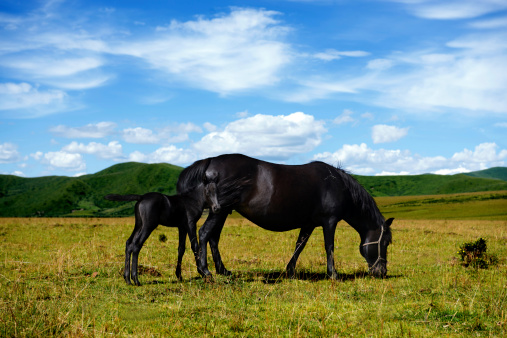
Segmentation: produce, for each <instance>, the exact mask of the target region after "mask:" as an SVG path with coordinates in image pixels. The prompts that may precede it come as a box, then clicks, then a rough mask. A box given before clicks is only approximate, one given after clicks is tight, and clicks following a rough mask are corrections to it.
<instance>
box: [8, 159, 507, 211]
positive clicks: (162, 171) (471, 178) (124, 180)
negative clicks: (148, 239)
mask: <svg viewBox="0 0 507 338" xmlns="http://www.w3.org/2000/svg"><path fill="white" fill-rule="evenodd" d="M182 170H183V168H181V167H178V166H174V165H170V164H166V163H159V164H143V163H135V162H129V163H121V164H116V165H113V166H111V167H109V168H107V169H104V170H102V171H99V172H98V173H95V174H92V175H85V176H80V177H65V176H46V177H37V178H23V177H17V176H12V175H0V216H1V217H33V216H96V217H107V216H130V215H133V212H134V208H133V205H134V203H133V202H129V203H119V202H113V201H107V200H105V199H104V196H105V195H107V194H111V193H115V194H144V193H147V192H150V191H158V192H162V193H164V194H168V195H172V194H175V193H176V182H177V180H178V176H179V174H180V173H181V171H182ZM355 177H356V179H357V180H358V181H359V182H360V183H361V184H362V185H363V186H364V187H365V188H366V190H368V192H370V193H371V194H372V195H373V196H409V195H435V194H452V193H463V192H475V191H495V190H507V168H491V169H487V170H482V171H477V172H473V173H467V174H458V175H452V176H444V175H430V174H426V175H414V176H355Z"/></svg>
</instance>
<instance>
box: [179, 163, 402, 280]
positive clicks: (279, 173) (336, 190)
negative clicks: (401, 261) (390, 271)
mask: <svg viewBox="0 0 507 338" xmlns="http://www.w3.org/2000/svg"><path fill="white" fill-rule="evenodd" d="M201 182H203V183H204V184H213V185H216V188H217V194H218V201H219V203H220V205H221V206H222V210H221V211H220V212H218V213H215V214H210V215H209V216H208V218H207V220H206V222H205V223H204V225H203V226H202V227H201V229H200V230H199V247H200V250H199V253H198V255H199V259H198V261H197V268H198V270H199V272H200V273H201V274H202V275H205V276H210V275H211V273H210V272H209V270H208V263H207V255H206V247H207V243H208V242H209V243H210V247H211V251H212V255H213V260H214V261H215V267H216V270H217V273H219V274H230V272H229V271H228V270H227V269H225V267H224V265H223V262H222V259H221V257H220V253H219V251H218V242H219V239H220V233H221V231H222V228H223V226H224V223H225V220H226V218H227V216H228V215H229V214H230V213H231V212H232V210H236V211H238V212H239V213H240V214H241V215H242V216H244V217H245V218H247V219H248V220H250V221H251V222H253V223H255V224H257V225H258V226H260V227H262V228H264V229H267V230H271V231H288V230H293V229H297V228H300V229H301V231H300V233H299V237H298V239H297V242H296V248H295V251H294V254H293V256H292V258H291V259H290V261H289V263H288V264H287V274H288V275H289V276H291V277H293V276H294V270H295V267H296V262H297V259H298V257H299V255H300V253H301V251H302V250H303V248H304V247H305V245H306V243H307V242H308V238H309V237H310V235H311V234H312V232H313V230H314V229H315V228H316V227H319V226H320V227H322V228H323V230H324V243H325V249H326V254H327V275H328V276H329V277H330V278H333V279H336V278H337V277H338V274H337V272H336V269H335V267H334V235H335V230H336V225H337V223H338V222H339V221H340V220H342V219H343V220H345V221H346V222H347V223H348V224H349V225H351V226H352V227H353V228H354V229H355V230H356V231H357V232H358V233H359V236H360V238H361V243H360V245H359V251H360V253H361V255H362V256H363V257H364V258H365V259H366V261H367V263H368V266H369V271H370V273H372V274H373V275H375V276H379V277H383V276H385V275H386V273H387V266H386V265H387V246H388V245H389V243H390V242H391V230H390V225H391V223H392V221H393V218H390V219H388V220H387V221H386V220H385V219H384V217H383V216H382V214H381V213H380V211H379V209H378V207H377V205H376V203H375V200H374V199H373V198H372V197H371V195H370V194H368V192H367V191H366V190H365V189H364V188H363V187H362V186H361V185H360V184H359V183H358V182H357V181H356V180H355V179H354V178H353V177H352V176H351V175H349V174H348V173H346V172H345V171H344V170H342V169H340V168H335V167H333V166H330V165H328V164H326V163H323V162H312V163H309V164H305V165H281V164H273V163H270V162H265V161H261V160H257V159H254V158H251V157H248V156H245V155H241V154H228V155H221V156H217V157H212V158H207V159H204V160H200V161H197V162H195V163H194V164H192V165H191V166H189V167H187V168H186V169H185V170H184V171H183V172H182V173H181V174H180V177H179V180H178V185H177V189H178V192H179V193H184V192H185V191H186V190H187V189H191V188H192V187H193V186H195V185H197V184H199V183H201ZM271 245H273V243H272V244H271Z"/></svg>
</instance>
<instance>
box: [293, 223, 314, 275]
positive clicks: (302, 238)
mask: <svg viewBox="0 0 507 338" xmlns="http://www.w3.org/2000/svg"><path fill="white" fill-rule="evenodd" d="M314 229H315V228H314V227H311V228H301V231H300V232H299V236H298V240H297V242H296V249H295V250H294V254H293V255H292V258H291V259H290V261H289V264H287V276H288V277H289V278H294V277H295V269H296V262H297V261H298V258H299V254H301V252H302V251H303V249H304V248H305V245H306V243H308V238H310V235H311V234H312V232H313V230H314Z"/></svg>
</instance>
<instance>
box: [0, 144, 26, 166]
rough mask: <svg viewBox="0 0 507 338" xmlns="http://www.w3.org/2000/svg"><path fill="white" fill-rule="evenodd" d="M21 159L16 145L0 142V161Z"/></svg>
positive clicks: (7, 161)
mask: <svg viewBox="0 0 507 338" xmlns="http://www.w3.org/2000/svg"><path fill="white" fill-rule="evenodd" d="M19 160H21V156H20V154H19V152H18V147H17V146H16V145H15V144H13V143H9V142H5V143H2V144H0V163H13V162H17V161H19Z"/></svg>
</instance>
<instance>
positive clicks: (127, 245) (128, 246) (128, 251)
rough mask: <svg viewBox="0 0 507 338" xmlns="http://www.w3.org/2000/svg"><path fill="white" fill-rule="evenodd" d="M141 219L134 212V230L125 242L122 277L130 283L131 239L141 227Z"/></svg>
mask: <svg viewBox="0 0 507 338" xmlns="http://www.w3.org/2000/svg"><path fill="white" fill-rule="evenodd" d="M142 225H143V224H142V220H141V218H140V217H139V216H138V214H137V213H136V223H135V226H134V231H132V234H131V235H130V237H129V239H127V243H125V269H124V271H123V279H125V282H127V284H129V285H130V284H132V283H131V282H130V255H131V254H132V241H133V240H134V237H135V236H136V235H137V232H138V231H139V230H141V228H142Z"/></svg>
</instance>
